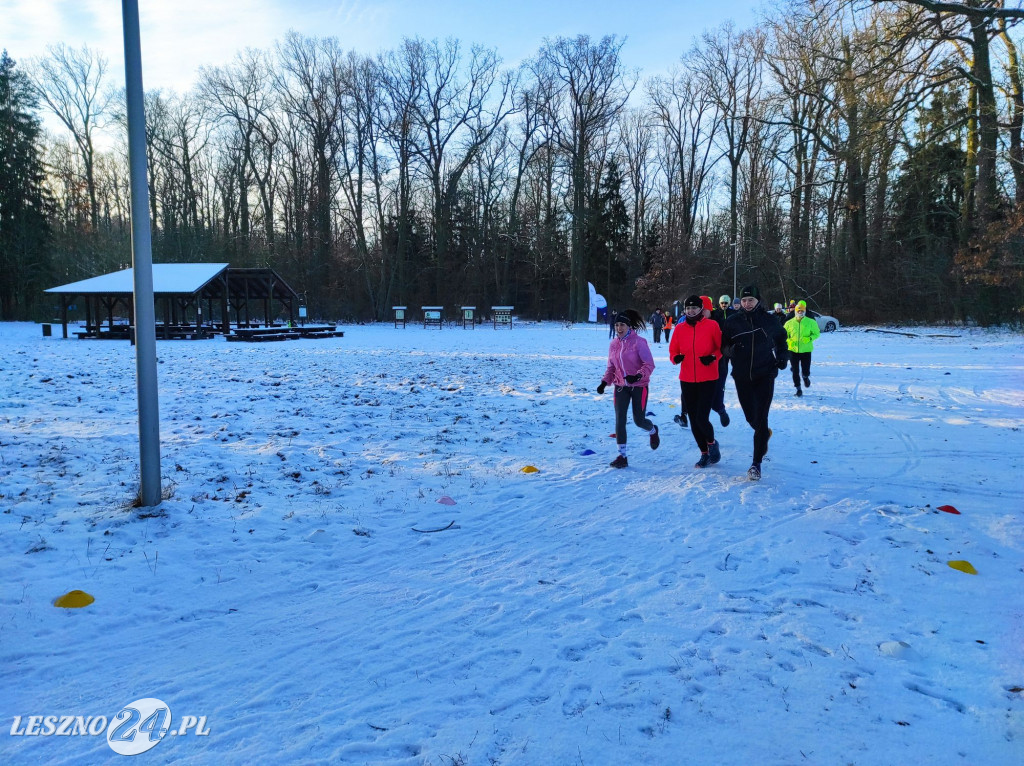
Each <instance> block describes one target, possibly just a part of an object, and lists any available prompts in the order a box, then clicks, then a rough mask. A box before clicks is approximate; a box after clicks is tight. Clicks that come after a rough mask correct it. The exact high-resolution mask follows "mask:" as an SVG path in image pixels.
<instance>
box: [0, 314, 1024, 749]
mask: <svg viewBox="0 0 1024 766" xmlns="http://www.w3.org/2000/svg"><path fill="white" fill-rule="evenodd" d="M344 329H345V330H346V334H345V337H344V338H338V339H331V340H304V341H296V342H286V343H269V344H231V343H226V342H224V341H223V339H215V340H209V341H198V342H190V341H158V344H157V351H158V354H159V361H160V364H159V384H160V414H161V437H162V468H163V474H164V482H165V485H166V493H167V494H168V498H167V499H166V500H165V501H164V502H163V503H162V504H161V505H160V506H159V508H158V509H157V510H156V512H154V511H153V509H133V508H131V507H130V503H131V500H132V498H133V495H134V493H135V491H136V489H137V481H138V479H137V476H138V435H137V421H136V414H135V410H136V401H135V383H134V369H135V368H134V364H135V362H134V348H132V347H131V346H129V345H128V344H127V343H124V342H98V341H78V340H74V339H72V340H63V339H60V338H56V337H54V338H43V337H41V333H40V330H39V327H38V326H37V325H30V324H6V325H0V510H2V513H0V582H2V592H0V722H2V723H0V761H2V762H3V763H5V764H30V763H64V764H82V763H102V762H115V761H118V760H119V759H120V758H121V756H119V755H117V754H115V752H114V750H113V749H112V748H111V747H110V746H109V745H108V742H107V738H106V736H105V735H104V734H99V735H97V736H89V735H87V734H85V735H83V734H80V733H76V734H75V735H73V736H56V735H55V734H54V735H52V736H42V735H39V732H41V731H43V730H44V729H45V728H46V724H45V722H41V721H40V720H39V719H35V720H34V721H33V720H32V719H30V718H29V717H30V716H57V717H58V718H57V719H56V721H57V724H58V725H59V721H60V719H59V717H60V716H81V717H82V719H83V721H84V722H88V720H87V719H88V717H90V716H92V717H93V719H95V720H98V717H99V716H104V717H106V718H107V719H109V721H110V728H114V724H115V722H116V721H120V720H121V719H120V718H115V714H117V713H118V711H121V709H122V708H123V707H125V706H128V705H129V703H131V702H134V701H136V700H140V699H143V698H155V699H157V700H161V701H162V702H164V703H166V705H167V707H168V708H169V713H170V719H171V724H170V729H171V731H172V732H173V734H171V733H170V732H169V733H168V735H167V736H165V737H164V738H163V740H162V741H160V742H159V744H156V745H155V747H153V748H152V749H151V750H149V751H148V752H147V753H146V754H144V755H142V756H140V760H142V759H145V760H147V761H149V762H154V763H156V762H159V763H171V762H187V763H202V764H206V763H209V764H224V763H230V764H250V763H344V764H364V763H366V764H390V765H396V766H397V765H398V764H409V765H412V764H416V765H417V766H418V765H420V764H430V765H431V766H458V765H462V766H477V765H478V764H479V765H484V766H487V765H490V764H503V765H508V764H528V765H530V766H534V765H547V764H550V765H552V766H562V765H563V764H566V765H567V764H582V765H585V766H595V765H597V766H601V765H616V766H618V765H621V764H629V765H633V764H681V763H694V764H803V763H808V764H858V766H868V765H871V764H905V763H917V764H1010V763H1021V762H1022V761H1024V690H1022V687H1024V595H1022V594H1024V587H1022V586H1024V501H1022V489H1024V482H1022V479H1021V477H1022V475H1024V340H1022V337H1021V336H1020V335H1017V334H1012V333H1009V332H1005V331H994V332H988V331H983V330H970V329H962V328H955V329H952V328H951V329H920V328H918V329H913V330H909V332H913V333H916V334H917V335H918V337H914V338H910V337H906V336H903V335H895V334H884V333H877V332H866V331H865V329H864V328H849V329H846V330H843V331H841V332H838V333H833V334H829V335H824V336H822V338H821V340H820V341H819V342H818V350H816V351H815V354H814V367H813V372H812V383H813V385H812V387H811V388H810V389H809V390H808V391H807V392H806V395H805V396H804V397H803V398H801V399H797V398H795V397H794V396H792V387H791V383H790V381H789V374H788V372H786V373H783V374H782V375H780V377H779V380H778V382H777V387H776V398H775V405H774V407H773V409H772V416H771V425H772V428H773V429H774V437H773V439H772V441H771V445H770V452H769V454H768V459H767V461H766V462H765V464H764V479H763V480H762V481H761V482H759V483H758V482H750V481H747V480H746V478H745V472H746V469H747V467H748V466H749V465H750V456H751V441H752V439H751V431H750V429H749V427H748V426H747V425H746V423H745V422H744V421H743V418H742V414H741V412H740V410H739V407H738V405H737V403H736V398H735V393H734V389H733V386H732V383H731V381H730V383H729V385H728V388H727V394H726V402H727V405H728V406H729V409H730V412H731V414H732V417H733V420H732V424H731V425H730V426H729V427H728V428H718V429H717V430H718V436H719V439H720V442H721V444H722V453H723V459H722V462H721V463H720V464H719V465H717V466H713V467H711V468H709V469H707V470H705V471H698V470H695V469H694V468H693V463H694V461H695V460H696V458H697V457H698V453H697V450H696V447H695V446H694V444H693V442H692V439H691V436H690V433H689V430H688V429H686V430H683V429H680V428H679V427H678V426H676V425H674V424H673V423H672V415H673V414H675V413H677V412H678V396H679V388H678V382H677V380H676V377H675V368H674V367H672V365H671V364H670V363H669V362H668V360H667V359H666V355H667V346H666V344H664V343H663V344H661V345H660V346H653V348H654V352H655V358H656V360H657V362H658V369H657V370H656V371H655V373H654V378H653V381H652V386H651V396H650V403H649V407H648V409H649V411H650V412H651V413H653V420H654V421H655V422H656V423H658V424H659V425H660V426H661V429H662V442H661V448H660V449H659V450H658V451H657V452H651V451H650V449H649V448H648V447H647V439H646V435H645V434H643V433H642V432H641V431H640V430H639V429H637V428H636V427H634V426H631V430H630V434H629V439H630V446H631V451H630V467H629V468H628V469H626V470H622V471H616V470H613V469H611V468H609V467H608V462H609V460H611V458H612V457H614V454H615V448H614V440H613V439H610V438H608V434H609V433H611V432H612V430H614V429H613V414H612V405H611V395H610V393H608V394H606V395H605V396H603V397H602V396H598V395H597V394H596V393H595V391H594V388H595V386H596V385H597V383H598V381H599V378H600V376H601V374H602V372H603V370H604V364H605V356H606V352H607V343H608V339H607V332H606V329H605V328H603V327H593V326H576V327H574V328H566V327H564V326H562V325H559V324H540V325H538V324H520V325H517V326H516V327H515V328H514V329H512V330H511V331H510V330H507V329H504V330H498V331H496V330H493V329H492V328H491V327H490V326H484V327H480V328H477V329H475V330H463V329H462V328H457V329H448V328H446V329H444V330H441V331H438V330H437V329H430V330H424V329H422V328H419V327H412V326H410V327H409V328H407V329H405V330H396V329H394V328H393V327H392V326H391V325H379V326H359V327H346V328H344ZM648 337H649V336H648ZM713 422H715V423H716V424H717V418H714V417H713ZM586 450H593V452H594V453H595V454H592V455H584V454H582V453H584V452H585V451H586ZM526 466H535V467H536V468H537V469H538V471H537V472H535V473H524V472H523V470H522V469H523V468H524V467H526ZM947 504H948V505H951V506H955V507H956V508H957V509H959V511H960V512H961V513H960V515H954V514H951V513H948V512H942V511H939V510H938V506H942V505H947ZM434 530H440V531H434ZM950 561H967V562H970V564H971V565H972V566H973V567H974V568H975V569H976V571H977V574H968V573H964V572H962V571H959V570H957V569H954V568H952V567H950V566H949V565H948V563H947V562H950ZM75 589H80V590H83V591H86V592H88V593H89V594H91V595H92V596H94V597H95V602H94V603H93V604H91V605H89V606H87V607H85V608H81V609H61V608H57V607H55V606H54V605H53V602H54V600H55V599H56V598H58V597H59V596H61V595H62V594H65V593H67V592H68V591H71V590H75ZM129 712H130V711H129ZM143 712H144V711H143ZM125 715H128V713H124V714H122V717H123V716H125ZM186 716H193V717H194V718H195V719H198V718H199V717H203V716H205V718H206V721H205V730H206V731H208V732H209V733H208V734H205V735H203V736H197V735H196V734H195V732H194V728H193V729H192V730H189V731H180V728H179V727H180V725H181V723H182V722H187V719H186V718H185V717H186ZM16 717H20V720H18V719H16ZM140 717H144V716H140ZM147 720H148V721H149V726H150V729H144V728H143V730H141V731H140V732H139V733H138V735H137V736H138V737H139V738H140V741H141V738H143V737H145V738H147V740H148V739H149V738H152V741H153V742H156V740H157V739H158V736H159V732H158V731H155V730H153V719H152V718H150V719H147ZM161 722H163V723H166V720H164V719H162V718H158V719H157V720H156V723H157V724H160V723H161ZM145 723H146V722H145V721H129V720H126V721H124V722H123V726H122V727H121V728H120V729H119V730H118V732H117V733H118V734H120V735H124V734H125V732H126V731H128V729H130V728H131V727H132V726H135V727H136V728H142V725H143V724H145ZM33 726H34V728H33ZM158 728H159V727H158ZM109 730H110V729H108V731H109ZM151 730H152V731H151ZM30 732H34V733H35V735H32V734H30Z"/></svg>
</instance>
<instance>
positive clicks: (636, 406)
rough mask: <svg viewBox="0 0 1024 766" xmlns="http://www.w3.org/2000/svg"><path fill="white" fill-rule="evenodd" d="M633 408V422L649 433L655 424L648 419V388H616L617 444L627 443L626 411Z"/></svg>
mask: <svg viewBox="0 0 1024 766" xmlns="http://www.w3.org/2000/svg"><path fill="white" fill-rule="evenodd" d="M630 405H632V406H633V422H634V423H636V424H637V425H638V426H640V427H641V428H642V429H644V430H645V431H647V432H650V430H651V429H652V428H654V423H652V422H651V421H649V420H648V419H647V386H616V387H615V443H616V444H625V443H626V410H628V409H629V407H630Z"/></svg>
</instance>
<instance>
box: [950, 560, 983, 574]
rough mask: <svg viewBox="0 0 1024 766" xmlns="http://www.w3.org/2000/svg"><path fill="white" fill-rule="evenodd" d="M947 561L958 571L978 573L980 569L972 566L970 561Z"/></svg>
mask: <svg viewBox="0 0 1024 766" xmlns="http://www.w3.org/2000/svg"><path fill="white" fill-rule="evenodd" d="M946 563H947V564H948V565H949V566H951V567H953V569H956V570H957V571H960V572H966V573H967V574H973V575H976V574H978V570H977V569H975V568H974V567H973V566H971V562H970V561H947V562H946Z"/></svg>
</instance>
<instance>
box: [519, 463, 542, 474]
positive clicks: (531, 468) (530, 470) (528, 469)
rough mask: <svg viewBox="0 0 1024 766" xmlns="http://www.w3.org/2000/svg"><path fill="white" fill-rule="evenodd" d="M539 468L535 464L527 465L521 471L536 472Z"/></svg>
mask: <svg viewBox="0 0 1024 766" xmlns="http://www.w3.org/2000/svg"><path fill="white" fill-rule="evenodd" d="M539 470H540V469H539V468H537V467H536V466H532V465H528V466H526V468H524V469H523V473H537V472H538V471H539Z"/></svg>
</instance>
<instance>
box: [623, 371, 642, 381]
mask: <svg viewBox="0 0 1024 766" xmlns="http://www.w3.org/2000/svg"><path fill="white" fill-rule="evenodd" d="M641 377H642V376H641V375H640V373H639V372H638V373H637V374H636V375H627V376H626V382H627V383H636V382H637V381H638V380H640V378H641Z"/></svg>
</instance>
